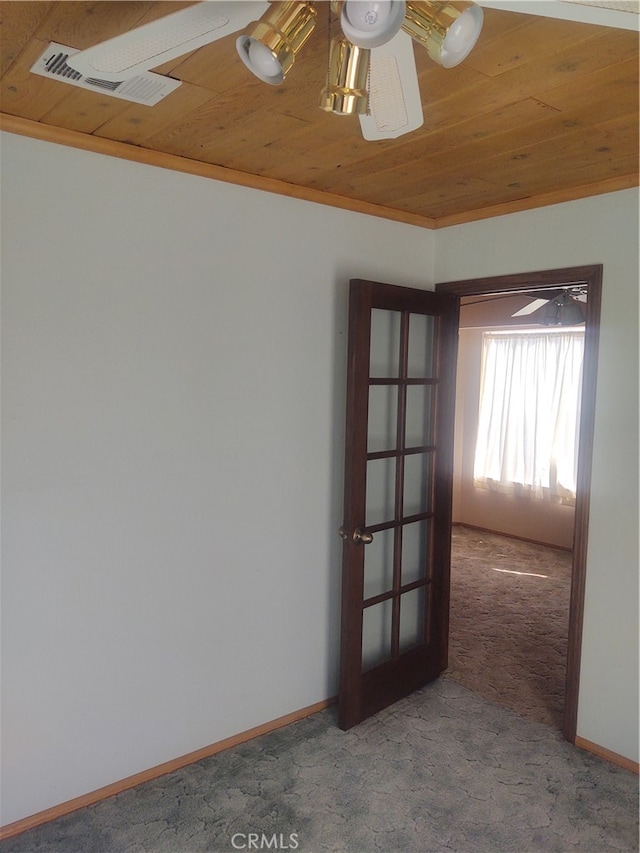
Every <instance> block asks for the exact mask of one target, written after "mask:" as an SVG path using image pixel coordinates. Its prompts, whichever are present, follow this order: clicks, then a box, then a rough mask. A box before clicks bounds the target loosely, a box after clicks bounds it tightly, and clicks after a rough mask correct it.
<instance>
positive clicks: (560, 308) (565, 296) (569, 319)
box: [542, 292, 586, 326]
mask: <svg viewBox="0 0 640 853" xmlns="http://www.w3.org/2000/svg"><path fill="white" fill-rule="evenodd" d="M585 320H586V318H585V314H584V310H583V308H582V305H581V304H580V303H579V302H577V301H576V300H575V299H574V298H573V296H571V294H570V293H566V292H565V293H562V294H560V296H556V298H555V299H552V300H551V301H550V302H549V304H548V305H547V307H546V308H545V312H544V315H543V317H542V325H543V326H580V325H581V324H582V323H584V322H585Z"/></svg>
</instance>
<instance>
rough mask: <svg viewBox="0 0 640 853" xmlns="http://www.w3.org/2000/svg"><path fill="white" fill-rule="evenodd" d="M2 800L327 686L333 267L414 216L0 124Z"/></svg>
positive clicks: (339, 343) (374, 264)
mask: <svg viewBox="0 0 640 853" xmlns="http://www.w3.org/2000/svg"><path fill="white" fill-rule="evenodd" d="M2 168H3V174H2V205H3V217H2V249H3V257H2V286H3V293H2V300H3V302H2V309H3V313H2V320H3V339H2V346H3V353H2V355H3V359H2V369H3V377H2V379H3V386H2V390H3V448H2V449H3V481H2V488H3V528H4V530H3V532H4V537H3V567H2V568H3V572H2V606H3V612H2V631H3V638H2V639H3V642H2V653H3V660H2V698H3V703H4V704H3V714H2V775H3V783H4V784H3V791H2V823H9V822H12V821H14V820H17V819H19V818H21V817H23V816H26V815H29V814H33V813H35V812H37V811H39V810H41V809H45V808H48V807H50V806H53V805H55V804H58V803H60V802H63V801H65V800H67V799H69V798H72V797H75V796H78V795H81V794H84V793H86V792H89V791H92V790H95V789H96V788H98V787H101V786H103V785H106V784H108V783H110V782H113V781H116V780H119V779H122V778H124V777H126V776H128V775H131V774H133V773H136V772H138V771H141V770H145V769H147V768H149V767H153V766H154V765H156V764H158V763H161V762H163V761H166V760H169V759H171V758H174V757H177V756H180V755H183V754H185V753H187V752H190V751H192V750H195V749H197V748H200V747H203V746H206V745H208V744H211V743H213V742H216V741H219V740H221V739H223V738H226V737H228V736H230V735H233V734H236V733H238V732H241V731H244V730H246V729H248V728H251V727H253V726H255V725H258V724H261V723H264V722H266V721H269V720H273V719H275V718H277V717H279V716H281V715H283V714H286V713H289V712H291V711H294V710H296V709H299V708H303V707H306V706H307V705H310V704H312V703H315V702H318V701H320V700H322V699H325V698H326V697H328V696H332V695H335V694H336V692H337V659H338V639H339V597H340V582H339V578H340V540H339V538H338V536H337V528H338V526H339V524H340V521H341V518H340V516H341V508H342V455H343V450H342V446H343V418H344V377H345V372H346V368H345V364H346V339H345V332H346V311H347V286H348V279H349V278H350V277H363V278H367V277H368V278H374V279H378V280H381V281H389V282H395V283H399V284H404V285H412V286H422V287H427V286H429V287H430V286H431V285H432V282H433V264H434V242H435V238H434V235H433V234H432V233H430V232H428V231H425V230H424V229H418V228H413V227H409V226H405V225H400V224H392V223H389V222H386V221H384V220H382V219H375V218H372V217H367V216H361V215H358V214H354V213H349V212H345V211H338V210H335V209H332V208H327V207H321V206H317V205H313V204H309V203H306V202H301V201H296V200H293V199H288V198H284V197H280V196H274V195H268V194H266V193H261V192H256V191H252V190H248V189H243V188H240V187H234V186H231V185H227V184H221V183H216V182H213V181H208V180H204V179H201V178H196V177H191V176H187V175H182V174H178V173H174V172H169V171H164V170H160V169H156V168H151V167H146V166H142V165H138V164H134V163H129V162H126V161H123V160H116V159H109V158H106V157H101V156H98V155H95V154H91V153H86V152H79V151H75V150H72V149H67V148H63V147H59V146H55V145H51V144H47V143H42V142H37V141H33V140H29V139H25V138H21V137H17V136H13V135H8V134H4V135H3V137H2Z"/></svg>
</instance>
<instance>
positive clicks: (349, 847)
mask: <svg viewBox="0 0 640 853" xmlns="http://www.w3.org/2000/svg"><path fill="white" fill-rule="evenodd" d="M637 806H638V779H637V777H636V776H634V775H633V774H631V773H629V772H627V771H624V770H621V769H619V768H617V767H614V766H613V765H611V764H608V763H606V762H604V761H601V760H600V759H597V758H595V757H593V756H591V755H589V754H587V753H585V752H581V751H579V750H577V749H575V748H574V747H572V746H570V745H569V744H567V743H566V742H565V741H563V740H562V739H561V738H560V736H559V735H558V734H557V733H556V732H554V731H553V729H551V728H550V727H548V726H545V725H543V724H540V723H536V722H533V721H530V720H526V719H524V718H522V717H521V716H519V715H517V714H515V713H514V712H512V711H510V710H508V709H506V708H503V707H500V706H498V705H496V704H494V703H493V702H490V701H488V700H486V699H483V698H481V697H479V696H477V695H476V694H474V693H472V692H470V691H469V690H467V689H466V688H464V687H462V686H461V685H459V684H457V683H455V682H454V681H453V680H451V679H448V678H443V679H440V680H438V681H437V682H435V683H433V684H431V685H429V686H428V687H426V688H424V689H423V690H419V691H417V692H416V693H414V694H413V695H412V696H410V697H408V698H407V699H405V700H403V701H402V702H399V703H397V704H396V705H394V706H393V707H391V708H389V709H387V710H386V711H383V712H382V713H380V714H378V715H377V716H376V717H375V718H373V719H371V720H368V721H366V722H365V723H363V724H362V725H360V726H357V727H356V728H354V729H352V730H351V731H349V732H342V731H341V730H340V729H338V728H337V726H336V720H335V711H334V709H330V710H328V711H324V712H322V713H319V714H316V715H314V716H313V717H310V718H308V719H306V720H302V721H300V722H299V723H295V724H293V725H291V726H289V727H287V728H285V729H281V730H279V731H277V732H273V733H271V734H269V735H265V736H263V737H261V738H259V739H256V740H254V741H252V742H250V743H247V744H244V745H242V746H240V747H237V748H235V749H233V750H229V751H227V752H225V753H221V754H220V755H217V756H214V757H212V758H209V759H207V760H205V761H201V762H198V763H197V764H193V765H191V766H189V767H187V768H184V769H183V770H179V771H177V772H175V773H172V774H171V775H168V776H165V777H163V778H161V779H158V780H155V781H154V782H149V783H146V784H144V785H141V786H139V787H138V788H136V789H133V790H131V791H126V792H124V793H122V794H119V795H118V796H116V797H113V798H111V799H109V800H105V801H103V802H102V803H99V804H97V805H95V806H91V807H89V808H86V809H83V810H81V811H78V812H75V813H74V814H71V815H68V816H67V817H64V818H61V819H59V820H57V821H55V822H52V823H49V824H47V825H45V826H42V827H39V828H38V829H35V830H32V831H30V832H27V833H24V834H23V835H22V836H19V837H17V838H14V839H9V840H7V841H6V842H4V843H3V844H2V845H0V849H1V850H2V853H200V851H207V853H233V851H234V849H245V850H247V849H250V848H249V846H248V844H249V837H248V834H249V833H255V834H256V837H257V841H256V842H255V843H256V844H258V843H260V844H261V846H260V847H259V846H253V848H251V849H254V850H255V849H262V850H266V849H271V850H274V849H289V850H293V849H297V850H298V851H301V853H329V851H331V853H396V851H397V853H430V852H431V851H433V853H440V851H457V852H458V853H475V851H478V853H479V851H483V853H501V852H502V851H504V853H529V851H531V852H532V853H533V851H558V853H568V851H580V853H615V851H634V850H637V849H638V831H637V811H638V808H637ZM236 833H239V835H236ZM263 834H264V836H265V838H264V839H263V838H262V835H263ZM274 836H275V843H274ZM292 836H293V837H292ZM234 841H235V845H236V847H234ZM252 841H253V839H252ZM238 845H244V847H239V846H238ZM267 845H269V846H267ZM285 845H286V846H285ZM296 845H297V846H296Z"/></svg>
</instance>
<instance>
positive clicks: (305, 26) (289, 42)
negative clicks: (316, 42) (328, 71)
mask: <svg viewBox="0 0 640 853" xmlns="http://www.w3.org/2000/svg"><path fill="white" fill-rule="evenodd" d="M317 15H318V13H317V10H316V8H315V6H314V5H313V4H312V3H307V2H295V0H294V2H290V0H289V1H288V2H285V3H272V4H271V6H270V8H269V9H267V11H266V12H265V13H264V15H263V16H262V17H261V18H260V20H259V21H256V22H254V23H253V24H251V25H250V26H249V28H248V30H247V32H246V33H244V34H243V35H241V36H240V37H239V38H238V39H237V40H236V48H237V50H238V54H239V56H240V59H241V60H242V61H243V62H244V64H245V65H246V66H247V68H248V69H249V71H251V73H252V74H255V76H256V77H258V78H259V79H260V80H262V81H263V82H264V83H269V84H271V85H272V86H278V85H279V84H280V83H282V82H283V81H284V80H285V78H286V76H287V74H288V73H289V71H290V70H291V68H292V66H293V63H294V62H295V59H296V56H297V55H298V53H299V52H300V50H301V49H302V48H303V47H304V45H305V43H306V42H307V39H308V38H309V36H310V35H311V33H312V32H313V30H314V28H315V25H316V19H317Z"/></svg>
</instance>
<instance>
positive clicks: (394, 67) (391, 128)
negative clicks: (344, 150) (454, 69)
mask: <svg viewBox="0 0 640 853" xmlns="http://www.w3.org/2000/svg"><path fill="white" fill-rule="evenodd" d="M369 111H370V113H371V115H362V116H360V126H361V128H362V135H363V136H364V138H365V139H369V140H375V139H397V138H398V137H399V136H402V135H403V134H405V133H411V131H412V130H417V129H418V128H419V127H421V126H422V124H423V122H424V116H423V114H422V100H421V98H420V86H419V83H418V74H417V72H416V61H415V57H414V55H413V40H412V38H411V36H409V35H407V34H406V33H403V32H399V33H398V34H397V35H396V36H394V37H393V38H392V39H391V41H389V42H387V44H384V45H382V47H375V48H373V50H372V51H371V62H370V66H369Z"/></svg>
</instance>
